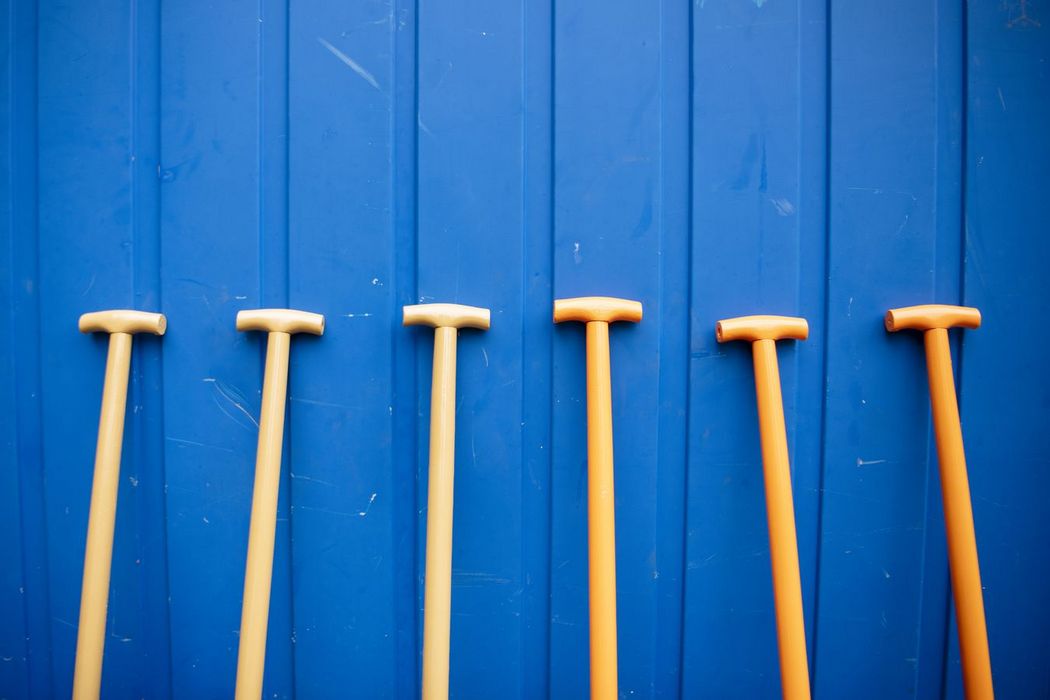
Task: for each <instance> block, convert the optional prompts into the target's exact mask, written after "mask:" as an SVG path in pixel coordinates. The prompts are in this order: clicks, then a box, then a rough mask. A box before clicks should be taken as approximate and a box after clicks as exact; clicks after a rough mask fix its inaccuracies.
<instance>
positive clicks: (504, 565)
mask: <svg viewBox="0 0 1050 700" xmlns="http://www.w3.org/2000/svg"><path fill="white" fill-rule="evenodd" d="M1048 32H1050V6H1048V4H1047V3H1046V2H1043V1H1042V0H1039V1H1038V2H1037V0H1027V1H1026V0H1002V1H1000V0H973V1H972V2H970V3H969V4H968V5H964V4H963V3H961V2H958V1H955V2H951V1H948V0H922V1H920V2H916V1H914V0H892V1H891V2H886V3H881V2H880V3H876V2H869V3H858V2H843V3H826V2H824V1H822V0H821V1H816V2H811V1H810V0H797V1H795V2H792V1H789V0H753V1H752V0H697V1H696V2H694V3H693V4H690V3H689V2H688V1H687V0H661V1H660V2H642V1H638V2H583V3H573V2H556V3H555V2H532V1H523V0H474V1H471V2H458V1H457V2H450V3H445V4H441V3H435V2H429V1H426V2H418V1H413V0H385V1H384V0H370V1H367V2H365V1H362V2H332V1H330V0H303V1H302V2H294V3H289V2H287V1H285V0H258V1H257V2H241V1H239V0H238V1H236V2H227V1H223V2H203V1H189V0H185V1H177V0H176V1H172V2H164V3H161V2H159V0H132V1H131V2H130V3H128V2H97V1H91V2H88V1H86V0H64V1H63V0H38V2H33V1H32V0H4V1H3V2H0V37H2V45H0V48H2V51H0V100H2V102H3V104H2V106H0V138H2V144H3V145H2V147H0V240H2V247H0V272H2V280H3V284H2V285H0V309H2V310H3V323H2V325H0V328H2V329H3V337H2V339H0V340H2V342H0V398H2V401H3V407H2V409H0V449H2V452H0V533H2V534H0V559H2V561H3V564H2V565H0V696H2V697H8V698H22V697H38V698H44V697H50V696H54V697H63V696H68V695H69V691H70V685H71V678H72V667H73V653H74V645H75V639H76V622H77V614H78V597H79V584H80V574H81V564H82V562H81V560H82V555H83V546H84V537H85V528H86V521H87V508H88V496H89V488H90V484H91V467H92V461H93V451H94V441H95V433H96V424H97V413H98V406H99V397H100V392H101V379H102V368H103V363H104V359H105V341H104V339H102V338H98V337H87V336H82V335H81V334H79V333H78V332H77V331H76V319H77V317H78V315H79V314H80V313H82V312H84V311H89V310H96V309H104V308H111V307H136V308H143V309H149V310H161V311H163V312H164V313H166V314H167V315H168V319H169V332H168V334H167V335H166V336H165V337H164V338H163V339H156V338H146V337H140V338H139V339H137V340H136V351H135V357H134V363H133V375H134V376H133V382H132V390H131V395H130V398H129V411H128V425H127V434H126V445H125V456H124V464H123V471H122V480H121V491H120V497H119V499H120V500H119V511H118V515H117V536H116V544H115V551H114V560H113V580H112V592H111V597H110V612H109V634H108V638H107V646H106V660H105V669H104V678H103V683H104V695H105V696H106V697H109V698H124V697H149V698H167V697H176V698H212V697H229V696H230V694H231V689H232V686H233V681H234V669H235V663H236V658H235V657H236V649H237V630H238V625H239V615H240V595H241V585H242V576H243V565H244V556H245V547H246V539H247V531H248V514H249V506H250V492H251V484H252V476H253V466H254V451H255V440H256V426H255V424H254V423H255V416H256V414H257V412H258V403H259V390H260V382H261V370H262V339H261V338H260V337H258V335H257V334H242V333H237V332H236V331H235V330H234V316H235V314H236V312H237V311H238V310H239V309H242V308H253V307H259V306H285V305H288V306H292V307H296V308H301V309H307V310H311V311H318V312H323V313H324V314H326V316H327V318H328V326H327V331H326V333H325V336H324V337H323V338H305V337H300V338H297V339H296V340H295V341H294V347H293V352H292V370H291V388H290V403H289V430H288V440H287V448H286V468H285V470H284V473H283V481H282V484H281V488H282V491H281V505H280V515H279V523H278V533H277V535H278V536H277V551H276V561H275V579H274V590H273V599H272V610H271V622H270V635H269V648H268V657H267V666H266V685H267V697H270V696H273V697H291V696H293V695H295V696H298V697H301V698H312V697H345V696H354V697H363V698H373V697H374V698H379V697H397V698H411V697H414V696H415V695H416V693H417V687H418V680H417V679H418V674H419V665H420V663H419V649H420V641H421V640H420V625H421V606H422V581H421V577H422V561H423V560H422V546H423V542H424V531H423V526H424V522H425V504H426V500H425V495H426V444H427V422H428V415H427V414H428V410H429V409H428V406H429V402H428V395H429V374H430V353H431V347H432V346H431V341H430V339H429V334H428V333H426V332H425V331H422V330H420V329H402V328H401V327H400V326H399V314H400V307H401V305H403V304H407V303H413V302H415V301H418V300H424V301H431V300H441V301H456V302H462V303H468V304H476V305H483V306H488V307H491V309H492V318H493V322H492V329H491V331H489V332H487V333H478V332H464V333H463V334H462V339H461V346H460V358H459V399H458V406H459V416H458V445H457V461H458V464H457V481H456V521H455V548H454V550H455V554H454V576H453V579H454V588H453V626H452V650H453V651H452V671H451V673H452V679H451V683H452V692H453V695H454V696H455V697H457V698H503V697H519V698H538V697H546V696H549V697H552V698H580V697H583V696H584V695H585V693H586V688H587V651H586V650H587V605H586V600H587V588H586V556H585V555H586V544H585V543H586V521H585V516H586V513H585V498H584V494H585V489H586V481H585V455H586V451H585V414H584V380H583V374H582V370H583V334H582V330H581V329H580V328H578V327H571V326H570V327H557V328H555V327H553V326H552V324H551V323H550V315H551V300H552V298H554V297H563V296H573V295H580V294H612V295H618V296H626V297H633V298H637V299H640V300H642V301H643V303H644V305H645V314H646V316H645V320H644V321H643V322H642V323H641V324H638V325H637V326H627V325H623V326H621V327H617V328H615V329H614V332H613V340H612V345H613V347H612V352H613V365H614V379H613V392H614V404H615V424H616V431H617V432H616V456H617V472H616V489H617V519H618V520H617V528H618V541H617V548H618V551H617V555H618V562H617V563H618V584H619V604H620V616H619V625H620V659H621V668H620V679H621V686H620V687H621V693H622V695H623V697H638V698H677V697H683V698H695V697H712V698H727V697H740V698H758V697H766V698H773V697H776V696H777V695H778V692H779V678H778V672H777V660H776V650H775V636H774V623H773V619H774V618H773V603H772V594H771V585H770V580H769V579H770V572H769V559H768V544H767V537H766V523H765V511H764V507H763V491H762V477H761V466H760V457H759V450H758V445H757V428H756V415H755V406H754V395H753V382H752V377H751V364H750V355H749V353H748V350H747V348H746V346H744V345H743V344H735V345H734V346H719V345H717V344H716V342H715V338H714V332H713V331H714V322H715V321H716V320H717V319H718V318H721V317H726V316H732V315H739V314H746V313H755V312H769V313H784V314H792V315H796V314H797V315H803V316H806V317H807V318H808V319H809V320H810V324H811V329H812V335H811V337H810V339H809V341H807V342H804V343H783V344H782V345H781V349H780V359H781V368H782V373H783V379H784V396H785V402H786V410H787V416H788V430H789V434H790V443H791V448H792V458H793V466H794V488H795V500H796V513H797V518H798V533H799V553H800V558H801V564H802V578H803V589H804V591H803V593H804V598H805V609H806V620H807V630H808V641H809V644H810V659H811V663H812V674H813V680H814V689H815V694H816V695H817V696H818V697H821V698H841V697H852V698H901V697H919V698H939V697H950V698H958V697H961V688H960V685H961V682H960V669H959V654H958V648H957V641H956V639H955V634H954V621H953V619H952V613H951V609H950V593H949V584H948V577H947V563H946V551H945V544H944V528H943V524H942V514H941V505H940V495H939V487H938V481H937V474H936V466H935V465H936V462H935V459H934V454H933V453H934V447H933V444H932V440H931V430H930V425H929V417H928V403H927V391H926V385H925V371H924V364H923V356H922V349H921V342H920V340H919V338H918V336H917V335H915V334H901V335H900V336H892V337H891V336H889V335H888V334H886V333H885V331H884V330H883V328H882V322H881V318H882V314H883V312H884V311H885V309H887V308H888V307H891V306H899V305H908V304H915V303H925V302H931V301H940V302H946V303H965V304H970V305H975V306H978V307H980V308H981V309H982V311H983V312H984V315H985V323H984V326H983V327H982V328H981V329H980V330H977V331H969V332H966V333H965V336H964V337H963V336H961V335H960V336H957V338H956V345H955V349H956V360H957V364H958V378H959V383H960V387H961V401H962V415H963V421H964V430H965V434H966V439H967V447H968V456H969V462H970V478H971V486H972V490H973V499H974V511H975V516H976V525H977V535H978V541H979V546H980V554H981V557H982V564H983V574H984V582H985V599H986V604H987V609H988V623H989V635H990V641H991V651H992V660H993V666H994V670H995V680H996V684H997V690H998V691H999V695H1000V697H1001V698H1035V697H1048V696H1050V671H1048V668H1050V586H1048V585H1047V580H1048V578H1050V507H1048V506H1050V497H1048V493H1050V471H1048V467H1050V464H1048V459H1047V454H1048V451H1050V430H1047V428H1046V418H1045V415H1046V411H1047V409H1048V408H1050V370H1048V368H1047V367H1046V360H1045V357H1044V353H1043V352H1042V350H1043V347H1042V346H1043V344H1045V343H1046V342H1047V340H1048V335H1050V334H1048V332H1047V328H1046V326H1045V319H1046V316H1047V313H1048V311H1050V281H1048V280H1047V277H1046V276H1045V272H1044V271H1045V267H1046V261H1047V259H1048V256H1050V239H1048V237H1047V236H1046V214H1045V212H1046V198H1047V195H1046V192H1047V189H1048V186H1050V165H1048V164H1050V129H1048V127H1047V125H1048V124H1050V88H1048V86H1050V81H1048V71H1050V61H1048V59H1050V39H1048Z"/></svg>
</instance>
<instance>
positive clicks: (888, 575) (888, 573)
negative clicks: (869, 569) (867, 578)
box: [882, 569, 891, 578]
mask: <svg viewBox="0 0 1050 700" xmlns="http://www.w3.org/2000/svg"><path fill="white" fill-rule="evenodd" d="M882 575H883V576H885V577H886V578H891V576H890V572H889V571H886V569H883V570H882Z"/></svg>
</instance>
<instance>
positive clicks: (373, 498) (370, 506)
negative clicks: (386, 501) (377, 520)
mask: <svg viewBox="0 0 1050 700" xmlns="http://www.w3.org/2000/svg"><path fill="white" fill-rule="evenodd" d="M375 502H376V494H374V493H373V494H372V497H371V498H369V499H368V505H367V506H365V509H364V510H359V511H357V514H358V515H360V516H361V517H362V518H363V517H365V516H366V515H368V511H370V510H372V504H373V503H375Z"/></svg>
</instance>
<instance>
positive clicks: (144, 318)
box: [80, 309, 168, 335]
mask: <svg viewBox="0 0 1050 700" xmlns="http://www.w3.org/2000/svg"><path fill="white" fill-rule="evenodd" d="M167 328H168V320H167V319H166V318H164V314H155V313H150V312H149V311H131V310H129V309H114V310H112V311H93V312H92V313H88V314H84V315H83V316H81V317H80V332H81V333H128V334H133V333H153V334H154V335H164V331H165V330H167Z"/></svg>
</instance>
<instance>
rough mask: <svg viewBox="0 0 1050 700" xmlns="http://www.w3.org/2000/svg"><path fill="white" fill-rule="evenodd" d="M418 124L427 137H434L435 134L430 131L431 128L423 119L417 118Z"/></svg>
mask: <svg viewBox="0 0 1050 700" xmlns="http://www.w3.org/2000/svg"><path fill="white" fill-rule="evenodd" d="M416 124H418V125H419V130H420V131H422V132H423V133H424V134H426V135H427V136H433V135H434V134H433V132H431V131H430V127H428V126H427V125H426V122H424V121H423V118H422V117H416Z"/></svg>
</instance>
